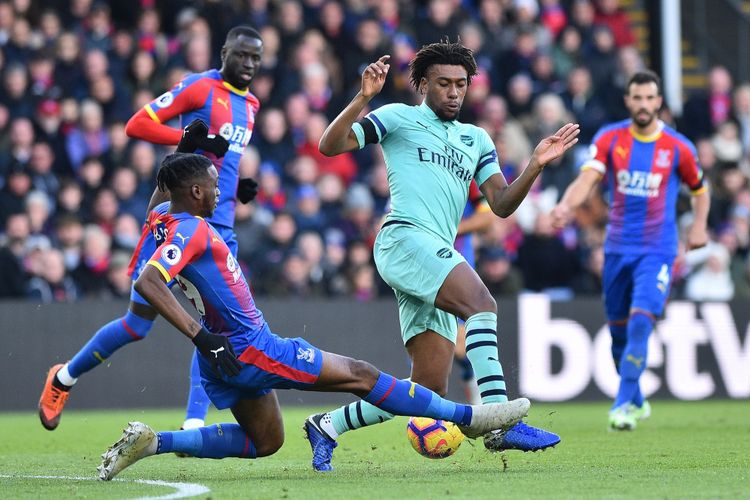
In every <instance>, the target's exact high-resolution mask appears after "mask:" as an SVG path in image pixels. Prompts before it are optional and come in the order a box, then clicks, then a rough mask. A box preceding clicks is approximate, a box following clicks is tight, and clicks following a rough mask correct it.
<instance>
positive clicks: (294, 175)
mask: <svg viewBox="0 0 750 500" xmlns="http://www.w3.org/2000/svg"><path fill="white" fill-rule="evenodd" d="M240 23H247V24H250V25H252V26H254V27H256V28H257V29H258V30H259V32H260V33H261V35H262V37H263V42H264V56H263V63H262V69H261V70H260V72H259V73H258V74H257V75H256V77H255V79H254V81H253V83H252V85H251V90H252V91H253V93H254V94H255V95H256V96H257V97H258V98H259V99H260V102H261V106H262V107H261V112H260V114H259V116H258V117H257V119H256V124H255V131H254V134H253V138H252V140H251V143H250V146H249V147H248V148H247V152H246V154H245V155H244V157H243V159H242V165H241V171H242V177H247V176H252V177H254V178H256V179H257V180H258V181H259V183H260V187H261V190H260V194H259V195H258V198H257V199H256V201H255V202H254V203H251V204H249V205H238V207H237V220H236V226H235V227H236V232H237V236H238V240H239V260H240V262H241V264H242V266H243V268H244V269H245V270H246V272H247V273H248V275H249V277H250V279H251V282H252V285H253V287H254V290H255V293H256V294H258V295H261V296H263V295H265V296H281V297H289V296H295V297H311V296H326V297H331V296H349V297H355V298H356V299H358V300H363V301H365V300H370V299H372V298H374V297H378V296H383V295H387V294H390V293H391V292H390V290H389V289H388V287H387V286H386V285H385V284H384V283H383V282H382V281H381V280H380V278H379V277H378V274H377V271H376V270H375V266H374V263H373V258H372V244H373V240H374V237H375V234H376V232H377V230H378V227H379V224H380V221H381V219H382V216H383V214H384V213H385V210H387V206H388V197H389V195H388V183H387V177H386V170H385V164H384V162H383V158H382V156H381V154H380V151H379V148H377V147H369V148H366V149H364V150H362V151H359V152H355V153H351V154H343V155H339V156H337V157H334V158H328V157H325V156H323V155H321V154H320V153H319V152H318V150H317V144H318V141H319V139H320V137H321V134H322V133H323V131H324V130H325V128H326V126H327V125H328V123H329V122H330V120H331V119H333V117H335V116H336V115H337V114H338V112H339V111H341V109H342V108H343V107H344V106H345V105H346V103H347V102H348V101H349V99H351V97H352V96H353V95H354V94H355V93H356V91H357V90H358V88H359V83H360V74H361V71H362V70H363V68H364V67H365V66H366V65H367V64H368V63H370V62H372V61H374V60H376V59H377V58H378V57H379V56H381V55H383V54H390V55H391V60H390V63H391V71H390V74H389V77H388V80H387V84H386V86H385V88H384V90H383V92H382V93H381V94H380V95H379V96H378V97H377V98H376V100H374V101H373V102H372V106H373V107H377V106H380V105H382V104H385V103H389V102H395V101H400V102H407V103H418V102H419V97H418V96H417V95H416V94H415V92H414V91H413V90H412V89H411V87H410V85H409V78H408V62H409V61H410V60H411V58H412V57H413V56H414V54H415V52H416V50H418V48H419V47H420V46H421V45H423V44H425V43H430V42H435V41H439V40H440V39H441V38H443V37H449V38H450V39H451V40H456V39H457V38H458V37H460V39H461V41H462V42H463V43H464V44H465V45H467V46H468V47H470V48H471V49H473V51H474V53H475V55H476V57H477V60H478V63H479V67H480V74H479V75H478V76H477V77H476V78H475V79H474V80H473V82H472V85H471V87H470V89H469V92H468V95H467V97H466V100H465V102H464V107H463V110H462V116H461V120H462V121H465V122H471V123H475V124H477V125H479V126H481V127H483V128H485V129H486V130H487V131H488V132H489V133H490V135H491V137H492V138H493V139H494V141H495V144H496V146H497V150H498V153H499V156H500V158H501V163H502V168H503V171H504V173H505V175H506V177H507V178H508V180H509V181H510V180H512V179H513V178H514V176H516V175H517V173H518V172H519V171H520V170H522V169H523V168H524V167H525V164H526V162H527V159H528V157H529V155H530V153H531V151H532V148H533V146H534V145H535V144H536V143H537V142H538V141H539V140H540V139H541V138H543V137H545V136H547V135H549V134H551V133H552V132H554V131H555V130H556V129H557V128H558V127H559V126H560V125H561V124H563V123H565V122H568V121H576V122H578V123H580V125H581V137H580V139H581V141H580V146H579V147H578V148H577V149H576V150H575V152H574V154H570V155H567V156H566V157H565V158H564V159H563V160H562V161H560V162H558V163H557V164H553V165H549V166H548V167H547V168H546V170H545V171H544V173H543V174H542V176H541V177H540V178H539V180H538V182H537V184H536V185H535V186H534V188H533V191H532V193H530V195H529V197H528V199H527V200H526V201H524V203H523V204H522V206H521V207H520V208H519V210H518V211H517V213H516V214H514V215H513V216H511V217H509V218H508V219H499V218H498V219H496V221H495V222H494V223H493V225H492V227H491V228H490V229H488V230H487V231H486V232H484V233H483V234H481V235H478V236H477V238H476V243H477V245H476V253H477V271H478V272H479V274H480V275H481V276H482V278H483V279H484V281H485V282H486V284H487V285H488V287H489V288H490V290H491V291H492V292H494V293H496V294H498V295H505V294H514V293H518V292H522V291H544V292H546V293H549V294H550V295H551V296H553V297H556V298H560V299H565V298H570V297H573V296H577V295H582V294H598V293H600V276H601V267H602V250H601V248H602V241H603V237H604V229H603V228H604V224H605V223H606V206H605V205H604V204H603V202H602V201H601V200H600V199H599V198H593V199H592V200H591V202H590V203H588V204H587V205H586V206H585V207H584V209H582V210H580V211H579V213H578V215H577V221H576V224H575V226H573V227H570V228H568V229H566V230H564V231H562V232H560V231H555V230H553V228H552V227H551V225H550V219H549V216H548V213H549V211H550V210H551V208H552V207H553V205H554V203H555V202H556V201H557V199H558V198H559V196H560V195H561V194H562V191H563V190H564V188H565V187H566V186H567V185H568V183H569V182H570V181H571V180H572V179H573V178H574V177H575V175H576V174H577V167H578V166H579V165H580V163H581V161H582V159H583V158H584V157H585V155H586V151H587V145H588V143H589V141H591V139H592V137H593V135H594V133H595V132H596V130H597V129H598V128H599V127H600V126H601V125H603V124H605V123H607V122H610V121H614V120H619V119H623V118H627V112H626V110H625V108H624V106H623V103H622V94H623V90H624V84H625V82H626V81H627V79H628V77H629V76H630V75H631V74H633V73H634V72H635V71H637V70H639V69H642V68H643V67H644V63H643V60H642V57H641V55H640V54H639V51H638V49H637V44H636V42H637V40H636V37H635V36H634V33H633V30H632V27H631V26H630V24H629V21H628V17H627V15H626V13H625V12H624V11H623V10H622V8H621V6H620V5H619V1H618V0H569V1H563V0H559V1H558V0H426V1H417V2H411V1H403V0H401V1H400V0H244V1H242V0H235V1H233V0H223V1H218V0H195V1H181V0H163V1H159V0H156V1H154V0H133V1H132V2H119V1H115V0H110V1H92V0H44V1H40V0H12V1H11V0H0V75H1V79H2V81H1V84H2V91H1V92H0V297H29V298H31V299H34V300H40V301H43V302H52V301H73V300H77V299H80V298H84V297H86V298H88V297H127V296H128V294H129V290H130V281H129V278H128V276H127V266H128V262H129V258H130V255H131V253H132V251H133V249H134V246H135V244H136V242H137V241H138V238H139V235H140V233H141V225H142V223H143V220H144V217H145V210H146V206H147V202H148V198H149V196H150V194H151V192H152V191H153V188H154V185H155V182H154V177H155V171H156V170H157V169H158V164H159V160H160V158H162V157H163V155H164V154H166V153H167V152H169V149H168V148H164V147H160V146H154V145H152V144H149V143H146V142H140V141H133V140H130V139H129V138H128V137H127V136H126V134H125V132H124V125H125V122H126V121H127V120H128V119H129V117H130V116H131V115H132V114H133V113H134V111H136V110H138V109H139V108H140V107H142V106H143V105H144V104H145V103H147V102H149V101H150V100H152V99H154V98H155V97H158V96H159V95H160V94H161V93H163V92H165V91H166V90H168V89H170V88H171V87H172V86H173V85H174V84H175V83H176V82H177V81H179V80H180V79H181V78H182V77H183V76H184V75H186V74H187V73H191V72H202V71H205V70H207V69H210V68H216V67H219V66H220V64H221V63H220V60H219V54H220V50H221V45H222V43H223V41H224V37H225V35H226V33H227V31H228V30H229V28H231V27H232V26H235V25H237V24H240ZM708 81H709V83H708V86H707V88H706V89H705V91H704V92H700V93H696V94H695V95H692V96H689V99H688V100H687V102H686V103H685V108H684V114H683V116H682V119H681V120H678V122H677V123H676V124H675V123H674V120H673V118H672V117H671V115H670V114H669V112H668V111H665V112H664V114H663V117H662V119H663V120H665V121H666V122H668V123H670V124H672V125H675V126H677V128H678V129H679V130H681V131H682V132H683V133H685V134H686V135H687V136H688V137H690V138H691V139H693V140H694V141H696V144H697V148H698V155H699V157H700V162H701V164H702V166H703V168H704V169H705V172H706V176H707V178H708V180H709V183H710V185H711V189H712V198H713V199H712V207H711V215H710V229H711V234H712V238H713V241H712V243H711V244H710V245H709V247H707V248H705V249H703V250H701V251H699V252H691V253H690V254H687V255H681V256H680V257H679V259H678V262H677V266H676V269H675V281H674V289H673V294H674V295H675V296H676V297H681V298H689V299H695V300H728V299H731V298H733V297H749V296H750V278H749V275H750V273H749V271H750V265H749V264H750V262H749V261H748V248H749V247H750V190H749V189H748V175H749V174H750V169H749V167H748V152H750V85H748V84H746V83H745V84H737V83H735V82H733V80H732V77H731V74H730V72H729V71H728V70H727V69H725V68H723V67H715V68H713V69H712V70H711V72H710V74H709V78H708ZM173 125H174V126H179V124H177V123H174V124H173ZM688 207H689V199H688V198H687V197H685V198H684V202H683V203H682V208H681V209H682V210H685V209H687V208H688ZM680 220H681V224H683V225H685V224H687V223H688V222H689V221H688V220H686V219H685V217H682V218H681V219H680Z"/></svg>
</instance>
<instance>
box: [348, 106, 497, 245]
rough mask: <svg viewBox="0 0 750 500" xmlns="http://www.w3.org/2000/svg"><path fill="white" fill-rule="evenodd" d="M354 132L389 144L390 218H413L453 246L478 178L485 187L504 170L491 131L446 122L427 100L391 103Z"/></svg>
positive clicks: (367, 139)
mask: <svg viewBox="0 0 750 500" xmlns="http://www.w3.org/2000/svg"><path fill="white" fill-rule="evenodd" d="M352 130H353V131H354V134H355V135H356V136H357V142H358V143H359V147H360V148H363V147H364V146H365V145H366V144H371V143H375V142H377V143H380V146H381V147H382V148H383V157H384V158H385V164H386V167H387V170H388V185H389V186H390V191H391V211H390V213H389V214H388V216H387V220H399V221H405V222H410V223H412V224H414V225H416V226H418V227H421V228H422V229H425V230H427V231H430V232H432V233H434V234H436V235H437V236H439V237H440V238H441V239H443V240H445V242H446V243H447V244H449V245H451V246H452V245H453V242H454V240H455V239H456V231H457V229H458V223H459V222H460V220H461V215H462V214H463V212H464V208H465V207H466V201H467V199H468V196H469V185H470V184H471V181H472V179H476V181H477V185H479V186H481V185H482V183H484V182H485V181H486V180H487V179H489V178H490V176H492V175H494V174H497V173H499V172H500V165H499V164H498V161H497V151H495V145H494V144H493V142H492V140H491V139H490V136H489V134H487V132H486V131H485V130H483V129H481V128H479V127H476V126H474V125H469V124H465V123H461V122H458V121H456V120H453V121H444V120H441V119H440V118H438V117H437V115H436V114H435V113H434V112H433V111H432V110H431V109H430V107H429V106H427V104H426V103H424V102H423V103H422V104H421V105H419V106H408V105H406V104H387V105H385V106H383V107H381V108H378V109H376V110H375V111H372V112H371V113H369V114H367V116H365V118H364V119H362V120H360V121H359V122H357V123H355V124H354V125H353V126H352Z"/></svg>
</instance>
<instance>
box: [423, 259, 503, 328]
mask: <svg viewBox="0 0 750 500" xmlns="http://www.w3.org/2000/svg"><path fill="white" fill-rule="evenodd" d="M435 306H436V307H438V308H440V309H442V310H444V311H448V312H449V313H451V314H454V315H456V316H458V317H459V318H462V319H464V320H466V319H468V318H469V317H470V316H472V315H474V314H476V313H478V312H484V311H488V312H496V311H497V304H496V303H495V299H493V298H492V295H491V294H490V292H489V290H487V287H486V286H485V285H484V283H483V282H482V279H481V278H480V277H479V275H478V274H477V272H476V271H475V270H474V269H473V268H472V267H471V266H470V265H469V264H467V263H466V262H460V263H459V264H458V265H456V266H455V267H454V268H453V269H452V270H451V271H450V273H448V276H446V278H445V279H444V280H443V284H442V286H441V287H440V290H439V292H438V295H437V297H436V299H435Z"/></svg>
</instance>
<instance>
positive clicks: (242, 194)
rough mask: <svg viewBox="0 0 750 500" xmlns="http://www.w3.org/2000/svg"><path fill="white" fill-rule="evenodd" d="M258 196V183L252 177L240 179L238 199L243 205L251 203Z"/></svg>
mask: <svg viewBox="0 0 750 500" xmlns="http://www.w3.org/2000/svg"><path fill="white" fill-rule="evenodd" d="M256 196H258V183H257V182H255V179H253V178H252V177H245V178H244V179H240V182H239V183H238V184H237V199H238V200H240V201H241V202H242V203H250V202H251V201H253V200H254V199H255V197H256Z"/></svg>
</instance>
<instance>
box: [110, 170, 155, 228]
mask: <svg viewBox="0 0 750 500" xmlns="http://www.w3.org/2000/svg"><path fill="white" fill-rule="evenodd" d="M110 186H112V190H113V191H114V194H115V196H116V197H117V204H118V206H119V213H125V214H129V215H132V216H133V217H135V218H137V219H142V218H143V217H144V215H145V214H146V208H147V207H148V200H147V199H146V198H145V197H143V196H139V194H138V176H137V174H136V173H135V171H134V170H133V169H132V168H130V167H120V168H118V169H117V170H115V172H114V173H113V174H112V180H111V182H110Z"/></svg>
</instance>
